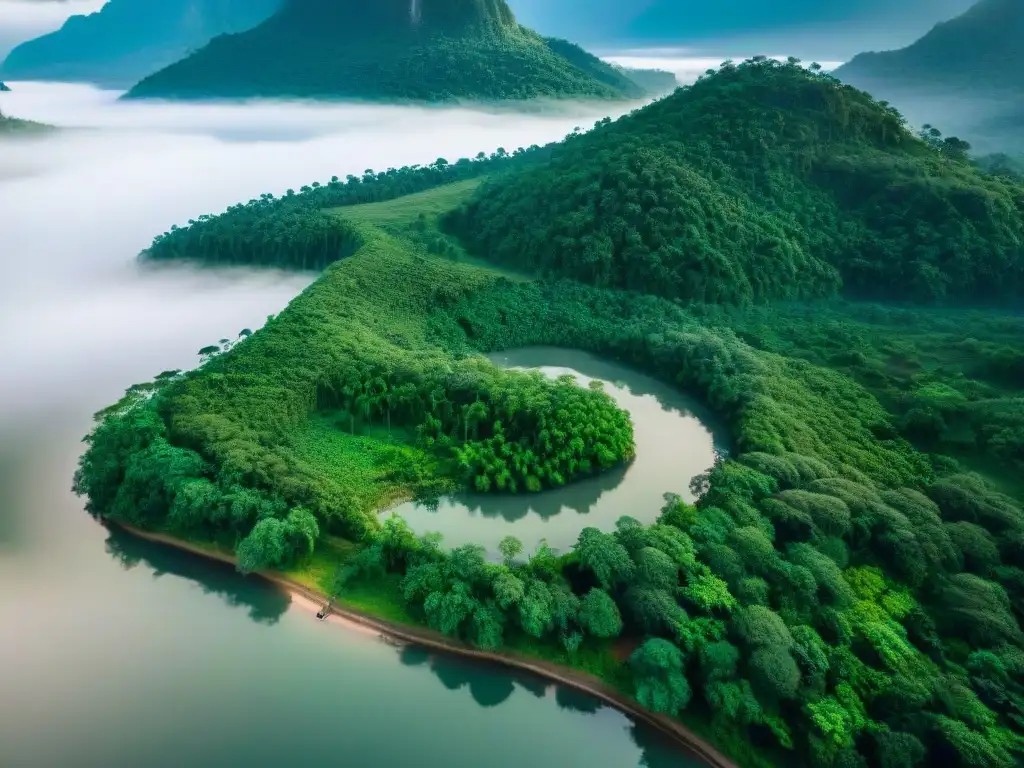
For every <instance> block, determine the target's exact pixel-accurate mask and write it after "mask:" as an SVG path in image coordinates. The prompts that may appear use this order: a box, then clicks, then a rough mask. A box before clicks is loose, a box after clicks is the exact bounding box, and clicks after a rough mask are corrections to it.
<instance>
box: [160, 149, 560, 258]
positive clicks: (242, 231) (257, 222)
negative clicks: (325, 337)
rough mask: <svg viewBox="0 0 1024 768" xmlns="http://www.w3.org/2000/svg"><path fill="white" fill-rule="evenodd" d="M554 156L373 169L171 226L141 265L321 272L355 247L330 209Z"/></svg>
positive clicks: (496, 156) (500, 154)
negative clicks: (188, 262) (184, 263)
mask: <svg viewBox="0 0 1024 768" xmlns="http://www.w3.org/2000/svg"><path fill="white" fill-rule="evenodd" d="M549 151H550V146H548V147H538V146H536V145H534V146H532V147H530V148H529V149H518V150H516V151H514V152H512V153H508V152H507V151H506V150H505V149H503V148H499V149H498V150H496V151H495V152H493V153H492V154H491V155H489V156H488V155H485V154H484V153H483V152H480V153H479V154H477V155H476V157H474V158H468V157H464V158H460V159H459V160H457V161H456V162H454V163H449V162H448V161H447V160H446V159H444V158H438V159H437V160H435V161H434V162H433V163H431V164H429V165H426V166H405V167H402V168H388V169H387V170H384V171H376V172H375V171H374V170H373V169H371V168H368V169H366V170H365V171H364V172H363V174H362V175H361V176H354V175H349V176H348V177H346V178H345V179H344V180H342V179H340V178H338V177H337V176H332V177H331V179H330V181H328V182H326V183H321V182H319V181H314V182H313V183H312V184H307V185H305V186H303V187H302V188H301V189H299V191H298V192H296V191H295V190H293V189H289V190H287V192H286V193H285V194H284V195H282V196H280V197H275V196H274V195H272V194H270V193H264V194H262V195H260V196H259V197H258V198H253V199H251V200H249V201H248V202H247V203H239V204H237V205H233V206H230V207H229V208H228V209H227V210H226V211H224V212H222V213H220V214H216V215H214V214H203V215H201V216H199V217H198V218H196V219H190V220H189V221H188V223H187V224H186V225H185V226H183V227H179V226H178V225H174V226H172V227H171V228H170V229H169V230H168V231H166V232H164V233H163V234H160V235H157V237H155V238H154V239H153V243H152V244H151V245H150V247H149V248H147V249H146V250H145V251H143V253H142V258H143V259H146V260H154V261H161V260H173V259H192V260H197V261H202V262H204V263H208V264H262V265H266V266H271V265H272V266H278V267H283V268H288V267H291V268H296V267H298V268H301V269H306V268H322V267H324V266H326V265H327V264H329V263H331V262H332V261H336V260H337V259H339V258H343V257H344V256H345V255H347V253H348V251H347V248H348V247H349V246H351V245H352V244H353V242H354V239H355V236H354V234H353V233H352V231H351V227H350V226H349V225H347V224H346V223H345V222H344V220H342V219H339V218H337V217H326V216H325V214H324V213H323V212H324V210H325V209H330V208H340V207H343V206H353V205H360V204H362V203H376V202H382V201H385V200H393V199H395V198H399V197H403V196H405V195H411V194H414V193H416V192H422V191H424V190H427V189H434V188H436V187H438V186H440V185H442V184H452V183H455V182H458V181H465V180H467V179H475V178H479V177H480V176H483V175H485V174H488V173H495V172H500V171H504V170H509V169H512V168H516V167H523V166H525V165H526V164H529V163H533V162H539V161H540V160H541V159H542V158H543V157H544V156H545V155H546V154H547V153H548V152H549ZM304 225H305V226H304Z"/></svg>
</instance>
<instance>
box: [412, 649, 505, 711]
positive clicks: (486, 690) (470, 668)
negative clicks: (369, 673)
mask: <svg viewBox="0 0 1024 768" xmlns="http://www.w3.org/2000/svg"><path fill="white" fill-rule="evenodd" d="M399 660H400V661H401V662H402V664H404V665H405V666H407V667H422V666H426V667H428V668H429V669H430V671H431V672H433V673H434V676H435V677H436V678H437V679H438V680H440V681H441V684H442V685H443V686H444V687H445V688H447V689H448V690H449V691H458V690H460V689H462V688H468V689H469V694H470V696H472V697H473V701H475V702H476V703H477V704H479V705H480V706H481V707H496V706H498V705H499V704H503V703H504V702H505V701H507V700H508V698H509V696H511V695H512V694H513V693H514V692H515V689H516V686H515V682H513V676H512V675H510V674H508V673H507V672H504V671H502V672H498V671H496V670H495V669H493V668H490V667H485V666H482V665H480V664H474V663H472V662H470V661H468V660H466V659H460V658H459V657H458V656H453V655H451V654H445V653H433V652H431V651H428V650H427V649H425V648H420V647H417V646H412V645H407V646H405V647H404V648H402V650H401V651H400V652H399Z"/></svg>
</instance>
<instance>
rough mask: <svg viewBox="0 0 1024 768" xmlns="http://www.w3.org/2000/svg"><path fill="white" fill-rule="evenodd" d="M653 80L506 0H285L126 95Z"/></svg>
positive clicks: (616, 88)
mask: <svg viewBox="0 0 1024 768" xmlns="http://www.w3.org/2000/svg"><path fill="white" fill-rule="evenodd" d="M664 78H667V79H668V83H667V84H666V85H665V87H663V88H661V90H671V88H672V87H673V86H674V84H675V82H674V79H673V78H672V77H671V76H670V75H667V74H665V75H664ZM655 79H656V80H657V78H655ZM650 83H651V79H650V77H649V76H648V77H645V78H643V79H640V78H635V77H634V76H633V75H632V74H631V73H630V72H629V71H624V70H622V69H619V68H616V67H612V66H610V65H608V64H606V63H604V62H602V61H601V60H600V59H598V58H596V57H595V56H592V55H591V54H589V53H587V52H586V51H584V50H583V49H582V48H580V47H579V46H576V45H574V44H572V43H568V42H566V41H564V40H556V39H546V38H543V37H541V36H540V35H538V34H537V33H535V32H532V31H531V30H529V29H526V28H525V27H522V26H520V25H519V23H518V22H517V21H516V18H515V16H514V15H513V13H512V11H511V9H510V8H509V6H508V5H507V4H506V3H505V0H376V2H373V3H366V2H363V1H362V0H287V2H286V3H285V5H284V6H283V7H282V8H281V10H280V11H278V12H277V13H276V14H274V15H273V16H272V17H270V18H269V19H267V20H266V21H265V22H263V23H262V24H260V25H259V26H257V27H255V28H254V29H251V30H248V31H246V32H242V33H239V34H229V35H221V36H218V37H216V38H214V39H213V40H211V41H210V43H209V44H208V45H206V46H205V47H204V48H202V49H201V50H199V51H197V52H195V53H194V54H192V55H190V56H188V57H186V58H185V59H183V60H181V61H178V62H176V63H174V64H172V65H170V66H168V67H166V68H165V69H163V70H161V71H159V72H155V73H154V74H152V75H150V76H149V77H146V78H144V79H143V80H142V81H140V82H139V83H138V84H136V85H135V87H133V88H132V89H131V90H130V91H129V93H128V94H127V95H126V96H127V98H154V97H155V98H177V99H205V98H254V97H280V96H288V97H302V98H348V99H364V100H385V101H428V102H434V101H450V100H454V99H472V100H480V101H499V100H509V99H516V100H518V99H531V98H540V97H547V98H601V99H604V98H611V99H614V98H640V97H642V96H644V95H645V94H646V93H647V92H648V91H649V90H650Z"/></svg>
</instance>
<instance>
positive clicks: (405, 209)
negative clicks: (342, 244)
mask: <svg viewBox="0 0 1024 768" xmlns="http://www.w3.org/2000/svg"><path fill="white" fill-rule="evenodd" d="M485 178H486V177H480V178H476V179H465V180H464V181H457V182H455V183H453V184H445V185H443V186H440V187H436V188H434V189H428V190H427V191H426V192H417V193H416V194H412V195H406V196H405V197H399V198H396V199H394V200H386V201H384V202H381V203H364V204H363V205H350V206H345V207H342V208H328V209H327V211H326V212H327V213H332V214H336V215H340V216H342V217H344V218H345V219H347V220H348V221H351V222H355V223H365V224H373V225H374V226H377V227H383V228H385V229H391V228H396V227H397V228H402V227H409V226H412V225H413V224H415V223H416V221H417V220H418V219H419V218H420V216H423V217H424V219H426V222H427V224H428V225H429V226H432V227H436V224H437V220H438V219H439V218H440V217H441V215H443V214H445V213H447V212H448V211H450V210H452V209H453V208H456V207H457V206H458V205H460V204H461V203H463V202H465V201H466V200H468V199H469V197H470V196H471V195H472V194H473V192H474V191H476V189H477V187H479V186H480V184H481V183H482V182H483V181H484V179H485Z"/></svg>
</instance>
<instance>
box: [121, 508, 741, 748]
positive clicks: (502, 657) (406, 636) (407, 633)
mask: <svg viewBox="0 0 1024 768" xmlns="http://www.w3.org/2000/svg"><path fill="white" fill-rule="evenodd" d="M105 524H106V525H108V526H116V527H118V528H121V529H123V530H125V531H128V532H129V533H131V534H133V535H135V536H138V537H139V538H142V539H146V540H148V541H154V542H159V543H161V544H167V545H168V546H172V547H175V548H177V549H183V550H186V551H188V552H192V553H193V554H196V555H200V556H202V557H208V558H211V559H213V560H219V561H221V562H224V563H229V564H231V565H235V559H234V558H233V557H231V556H229V555H226V554H223V553H221V552H214V551H211V550H207V549H203V548H201V547H197V546H195V545H193V544H189V543H188V542H186V541H182V540H180V539H176V538H174V537H173V536H168V535H166V534H162V533H152V532H150V531H144V530H142V529H140V528H135V527H133V526H130V525H124V524H122V523H114V522H112V521H105ZM257 575H259V576H260V577H262V578H264V579H266V580H268V581H270V582H273V583H274V584H276V585H278V586H279V587H281V588H283V589H284V590H285V591H287V592H288V593H289V594H291V595H292V596H293V597H294V598H296V599H297V602H299V603H300V604H301V605H303V607H306V608H308V609H309V610H310V612H315V611H316V610H319V608H320V606H322V605H323V604H324V603H326V602H327V596H326V595H323V594H320V593H319V592H316V591H314V590H311V589H309V588H308V587H306V586H304V585H302V584H299V583H298V582H295V581H292V580H291V579H289V578H288V577H286V576H283V575H281V574H280V573H275V572H273V571H259V572H257ZM329 619H331V620H333V621H336V622H338V623H341V624H344V625H347V626H349V627H351V628H353V629H361V630H364V631H371V632H373V633H374V634H378V635H381V636H382V637H384V638H386V639H392V640H398V641H401V642H406V643H411V644H414V645H418V646H420V647H423V648H429V649H431V650H435V651H440V652H442V653H451V654H454V655H457V656H463V657H468V658H472V659H477V660H480V661H485V662H488V663H492V664H500V665H501V666H504V667H508V668H511V669H516V670H525V671H527V672H531V673H533V674H535V675H538V676H540V677H542V678H545V679H547V680H551V681H553V682H556V683H558V684H560V685H565V686H568V687H570V688H575V689H576V690H578V691H582V692H583V693H586V694H589V695H590V696H593V697H594V698H596V699H598V700H600V701H602V702H604V703H605V704H607V705H608V706H610V707H614V708H615V709H618V710H619V711H620V712H624V713H626V714H627V715H629V716H630V717H632V718H633V719H635V720H638V721H640V722H643V723H646V724H647V725H649V726H651V727H653V728H656V729H657V730H658V731H660V732H661V733H663V734H665V735H666V736H668V737H669V738H671V739H672V740H673V741H675V742H676V743H677V744H680V745H681V746H683V747H684V748H685V749H687V750H688V751H689V752H691V753H692V754H693V755H694V756H695V757H697V758H699V759H701V760H703V761H704V762H705V763H707V764H708V765H709V766H711V768H739V766H737V764H736V763H734V762H733V761H732V760H730V759H729V758H728V757H726V756H725V755H723V754H722V753H721V752H719V751H718V750H717V749H715V747H714V746H712V745H711V744H710V743H709V742H708V741H706V740H705V739H702V738H701V737H700V736H698V735H697V734H695V733H694V732H693V731H691V730H690V729H689V728H687V727H686V726H685V725H683V724H682V723H680V722H679V721H678V720H675V719H673V718H670V717H666V716H665V715H659V714H656V713H654V712H651V711H649V710H647V709H644V708H643V707H641V706H640V705H639V704H638V703H637V702H636V701H634V700H633V699H631V698H629V697H627V696H625V695H623V694H622V693H620V692H619V691H618V690H616V689H615V688H612V687H611V686H610V685H608V684H607V683H605V682H604V681H602V680H600V679H598V678H596V677H594V676H592V675H588V674H586V673H585V672H580V671H579V670H575V669H572V668H571V667H565V666H562V665H560V664H552V663H550V662H545V661H540V660H537V659H531V658H527V657H523V656H517V655H514V654H511V653H492V652H490V651H480V650H477V649H475V648H471V647H469V646H467V645H465V644H464V643H461V642H459V641H457V640H454V639H452V638H450V637H448V636H447V635H442V634H440V633H439V632H434V631H433V630H430V629H427V628H424V627H415V626H410V625H407V624H397V623H395V622H391V621H387V620H385V619H378V618H375V617H373V616H370V615H367V614H364V613H360V612H358V611H354V610H352V609H350V608H345V607H342V606H338V605H332V606H331V616H330V617H329Z"/></svg>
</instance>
